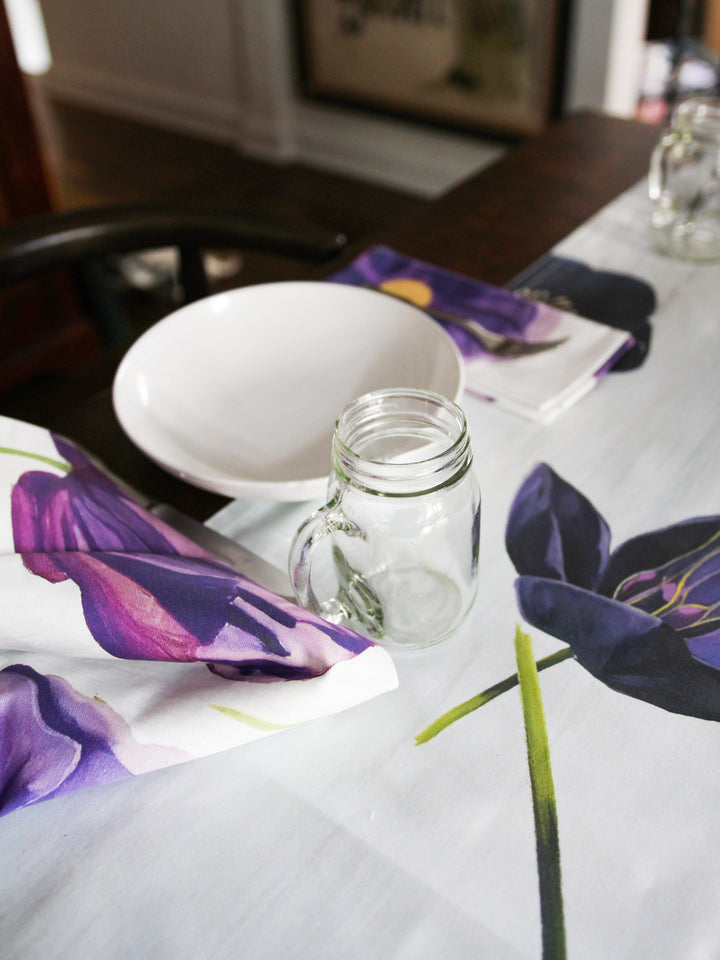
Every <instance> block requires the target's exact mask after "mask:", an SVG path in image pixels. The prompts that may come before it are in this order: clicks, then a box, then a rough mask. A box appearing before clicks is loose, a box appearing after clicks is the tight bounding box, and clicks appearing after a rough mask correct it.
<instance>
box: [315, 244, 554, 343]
mask: <svg viewBox="0 0 720 960" xmlns="http://www.w3.org/2000/svg"><path fill="white" fill-rule="evenodd" d="M328 279H329V280H331V281H333V282H334V283H348V284H353V285H355V286H363V287H372V288H375V289H377V290H382V291H384V292H385V293H391V294H393V295H395V296H399V297H401V298H402V299H406V300H409V301H410V303H413V304H415V305H416V306H418V307H421V308H422V309H424V310H426V311H427V312H428V313H429V314H430V316H431V317H433V319H435V320H437V321H438V323H440V325H441V326H443V327H444V328H445V330H446V331H447V333H449V334H450V336H451V337H452V338H453V340H454V341H455V343H456V345H457V347H458V349H459V350H460V352H461V353H462V355H463V356H464V357H465V358H466V359H472V358H473V357H478V356H490V355H491V354H489V353H488V351H487V350H486V349H484V348H483V347H482V346H481V345H480V343H479V342H478V339H477V338H476V337H474V336H472V335H471V334H470V333H468V332H467V331H466V330H463V329H462V327H460V326H458V325H457V323H453V322H451V320H450V318H451V317H455V318H456V319H470V320H474V321H475V322H476V323H477V324H479V326H480V327H481V328H482V329H483V330H486V331H488V332H489V333H491V334H495V335H497V336H501V337H510V338H512V339H517V340H518V341H521V342H522V341H525V340H527V341H537V340H542V339H543V338H544V337H546V336H547V335H549V334H550V333H551V332H552V330H553V328H554V326H556V324H557V319H556V316H555V313H554V312H553V311H550V310H548V309H547V307H546V306H545V305H544V304H539V303H533V302H532V301H530V300H526V299H525V298H523V297H520V296H517V295H516V294H514V293H511V292H510V291H509V290H502V289H500V288H498V287H493V286H492V285H490V284H485V283H482V282H481V281H479V280H474V279H471V278H470V277H464V276H462V275H461V274H459V273H454V272H453V271H451V270H445V269H441V268H439V267H436V266H433V265H431V264H429V263H424V262H423V261H422V260H415V259H413V258H411V257H406V256H404V255H403V254H401V253H398V252H397V251H395V250H391V249H390V248H389V247H383V246H375V247H371V248H370V249H369V250H366V251H365V253H363V254H361V255H360V256H359V257H357V258H356V259H355V260H353V262H352V263H350V264H349V265H348V266H347V267H344V268H343V269H342V270H340V271H338V272H337V273H335V274H333V275H332V276H331V277H329V278H328Z"/></svg>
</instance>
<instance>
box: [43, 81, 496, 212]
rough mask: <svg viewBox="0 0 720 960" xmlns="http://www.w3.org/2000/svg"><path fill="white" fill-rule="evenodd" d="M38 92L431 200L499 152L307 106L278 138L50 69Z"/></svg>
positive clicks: (237, 118) (200, 110) (139, 91)
mask: <svg viewBox="0 0 720 960" xmlns="http://www.w3.org/2000/svg"><path fill="white" fill-rule="evenodd" d="M41 87H42V88H43V89H44V90H46V91H48V92H49V93H51V94H54V95H56V96H60V97H62V98H64V99H66V100H69V101H71V102H75V103H79V104H82V105H83V106H88V107H95V108H98V109H102V110H108V111H111V112H113V113H117V114H119V115H121V116H125V117H128V118H130V119H136V120H142V121H145V122H148V123H152V124H156V125H157V126H161V127H164V128H166V129H171V130H174V131H177V132H180V133H185V134H189V135H191V136H197V137H201V138H206V139H209V140H214V141H217V142H223V143H229V144H233V145H234V146H236V147H238V149H240V150H241V151H242V152H244V153H247V154H248V155H251V156H255V157H258V158H261V159H264V160H269V161H273V162H278V161H287V160H294V161H297V162H301V163H306V164H308V165H310V166H315V167H318V168H320V169H327V170H332V171H334V172H336V173H340V174H343V175H345V176H349V177H354V178H357V179H361V180H367V181H370V182H375V183H379V184H383V185H385V186H389V187H392V188H395V189H401V190H405V191H407V192H409V193H415V194H418V195H419V196H424V197H433V196H437V195H439V194H440V193H443V192H444V191H445V190H447V189H449V188H450V187H451V186H453V185H454V184H455V183H457V182H459V181H460V180H463V179H465V178H466V177H468V176H470V175H471V174H472V173H474V172H476V171H477V170H479V169H482V168H483V167H485V166H487V165H488V164H490V163H491V162H492V161H493V160H495V159H496V158H497V157H499V156H500V155H501V154H502V153H503V150H504V147H503V146H502V145H500V144H497V143H494V142H492V141H486V140H483V139H482V138H480V137H471V136H463V135H460V134H453V133H447V132H445V131H440V130H433V129H432V128H429V127H423V126H421V125H415V124H410V123H403V122H401V121H393V120H388V119H385V118H381V117H374V116H371V115H369V114H365V113H361V112H354V111H352V110H343V109H339V108H333V107H324V106H317V105H315V104H306V103H296V104H294V105H293V110H292V114H291V116H290V119H289V122H287V123H286V124H285V127H284V129H283V130H282V131H280V130H278V129H277V127H276V125H275V122H274V120H273V119H272V118H268V117H265V116H254V115H252V114H248V113H247V112H245V111H243V109H242V107H241V106H240V105H232V104H228V103H225V102H220V101H214V100H209V99H207V98H202V97H199V96H197V95H193V94H188V93H186V92H184V91H183V92H181V91H176V90H171V89H166V88H160V87H156V86H152V85H150V84H146V83H142V82H139V81H137V80H133V79H129V78H126V77H117V76H115V75H112V74H106V73H103V72H101V71H97V70H92V69H89V68H85V67H76V66H69V65H67V64H62V63H55V64H54V65H53V68H52V70H51V71H50V73H49V74H47V75H46V76H45V77H43V78H42V80H41Z"/></svg>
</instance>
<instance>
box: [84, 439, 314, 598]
mask: <svg viewBox="0 0 720 960" xmlns="http://www.w3.org/2000/svg"><path fill="white" fill-rule="evenodd" d="M70 442H71V443H72V444H73V445H74V446H76V447H77V448H78V450H80V451H81V453H83V454H84V455H85V456H86V457H87V458H88V460H90V461H91V462H92V463H94V464H95V466H96V467H97V468H98V470H100V471H102V473H104V474H105V476H106V477H109V479H110V480H112V481H113V483H114V484H116V485H117V486H118V487H119V488H120V489H121V490H122V492H123V493H124V494H125V495H126V496H128V497H130V499H131V500H134V501H135V502H136V503H137V504H139V505H140V506H141V507H143V508H144V509H145V510H147V511H149V512H150V513H152V514H154V515H155V516H156V517H158V518H159V519H160V520H163V521H164V522H165V523H167V524H168V526H171V527H174V529H175V530H177V531H178V533H182V534H183V535H184V536H186V537H187V538H188V539H189V540H193V541H194V542H195V543H197V544H198V545H199V546H201V547H202V548H203V549H204V550H207V551H208V553H211V554H213V556H215V557H217V558H218V559H219V560H222V561H224V562H225V563H227V564H229V565H230V566H231V567H234V569H235V570H237V571H238V572H239V573H242V574H244V575H245V576H246V577H249V578H250V579H251V580H254V581H255V582H256V583H259V584H260V586H261V587H265V589H266V590H271V591H272V592H273V593H276V594H277V595H278V596H280V597H284V598H285V599H286V600H292V601H293V603H294V602H295V599H294V597H293V593H292V588H291V586H290V577H289V575H288V574H287V573H284V572H283V571H282V570H280V568H279V567H276V566H274V565H273V564H272V563H269V561H267V560H263V558H262V557H259V556H258V555H257V554H256V553H253V552H252V550H248V548H247V547H244V546H243V545H242V544H241V543H238V542H237V540H231V539H230V537H226V536H225V535H224V534H222V533H218V532H217V530H213V529H212V528H211V527H207V526H205V524H204V523H201V522H200V521H199V520H194V519H193V518H192V517H189V516H188V515H187V514H186V513H182V511H180V510H176V509H175V507H171V506H170V504H169V503H159V502H157V501H155V500H151V499H150V497H148V496H146V494H144V493H141V492H140V491H139V490H136V489H135V487H132V486H131V485H130V484H129V483H127V482H126V481H125V480H122V479H121V478H120V477H118V475H117V474H115V473H113V472H112V470H110V469H108V467H106V466H105V464H104V463H103V462H102V461H101V460H99V459H98V458H97V457H96V456H95V455H94V454H92V453H90V451H89V450H87V449H86V448H85V447H83V446H82V444H79V443H78V442H77V441H76V440H72V441H70Z"/></svg>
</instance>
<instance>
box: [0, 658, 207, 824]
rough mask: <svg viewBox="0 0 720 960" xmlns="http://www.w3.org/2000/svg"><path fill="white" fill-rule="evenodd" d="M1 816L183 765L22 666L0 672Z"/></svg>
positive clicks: (92, 702) (110, 715)
mask: <svg viewBox="0 0 720 960" xmlns="http://www.w3.org/2000/svg"><path fill="white" fill-rule="evenodd" d="M0 727H2V728H4V729H5V730H11V731H12V736H2V737H0V816H2V815H4V814H6V813H10V812H11V811H12V810H17V809H18V808H20V807H25V806H28V805H30V804H33V803H37V802H38V801H40V800H49V799H51V798H52V797H58V796H60V795H61V794H64V793H69V792H70V791H72V790H78V789H80V788H82V787H86V786H94V785H97V784H102V783H111V782H113V781H115V780H121V779H123V778H124V777H127V776H130V775H132V774H137V773H143V772H145V771H147V770H154V769H157V768H158V767H164V766H168V765H169V764H172V763H178V762H179V761H181V760H187V759H190V756H189V754H186V753H184V752H183V751H180V750H176V749H174V748H172V747H162V746H155V745H142V744H139V743H137V741H135V740H134V738H133V736H132V734H131V733H130V728H129V727H128V725H127V724H126V723H125V721H124V720H123V719H122V717H120V716H119V715H118V714H117V713H115V712H114V711H113V710H112V709H111V707H110V706H108V704H106V703H103V702H102V701H100V700H97V699H95V698H93V697H87V696H84V695H83V694H81V693H78V691H77V690H74V689H73V687H71V685H70V684H69V683H68V682H67V681H66V680H64V679H63V678H62V677H56V676H44V675H43V674H40V673H38V672H37V671H36V670H33V669H32V667H29V666H26V665H24V664H13V665H12V666H9V667H5V669H4V670H0Z"/></svg>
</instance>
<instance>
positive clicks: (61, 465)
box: [0, 447, 72, 473]
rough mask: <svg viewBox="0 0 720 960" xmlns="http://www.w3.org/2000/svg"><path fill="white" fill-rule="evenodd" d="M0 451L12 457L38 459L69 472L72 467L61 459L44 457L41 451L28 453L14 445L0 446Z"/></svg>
mask: <svg viewBox="0 0 720 960" xmlns="http://www.w3.org/2000/svg"><path fill="white" fill-rule="evenodd" d="M0 453H9V454H11V455H12V456H14V457H26V458H27V459H28V460H39V461H40V462H41V463H47V464H49V465H50V466H51V467H57V469H58V470H62V471H64V472H65V473H69V472H70V471H71V470H72V467H71V466H70V464H69V463H63V462H62V460H53V459H52V457H44V456H43V455H42V454H41V453H29V452H28V451H27V450H16V449H15V448H14V447H0Z"/></svg>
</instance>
